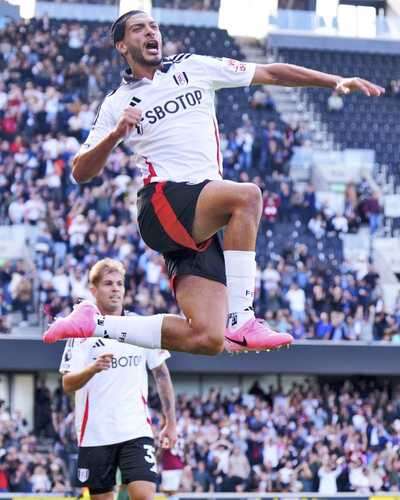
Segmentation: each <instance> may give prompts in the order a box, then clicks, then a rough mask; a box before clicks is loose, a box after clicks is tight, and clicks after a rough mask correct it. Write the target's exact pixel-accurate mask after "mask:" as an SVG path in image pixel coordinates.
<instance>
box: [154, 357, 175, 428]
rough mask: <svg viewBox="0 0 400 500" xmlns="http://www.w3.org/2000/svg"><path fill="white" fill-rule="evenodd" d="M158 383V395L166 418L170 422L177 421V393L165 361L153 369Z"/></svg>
mask: <svg viewBox="0 0 400 500" xmlns="http://www.w3.org/2000/svg"><path fill="white" fill-rule="evenodd" d="M152 373H153V376H154V379H155V381H156V385H157V391H158V395H159V397H160V400H161V406H162V410H163V413H164V416H165V418H166V419H167V420H168V421H169V422H174V421H175V394H174V388H173V386H172V381H171V376H170V374H169V370H168V367H167V365H166V364H165V363H163V364H162V365H160V366H157V368H154V370H152Z"/></svg>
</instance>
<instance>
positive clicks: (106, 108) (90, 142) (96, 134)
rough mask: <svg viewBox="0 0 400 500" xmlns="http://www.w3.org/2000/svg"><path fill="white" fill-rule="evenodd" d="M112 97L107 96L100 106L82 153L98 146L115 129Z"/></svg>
mask: <svg viewBox="0 0 400 500" xmlns="http://www.w3.org/2000/svg"><path fill="white" fill-rule="evenodd" d="M110 97H111V95H108V96H106V98H105V99H104V100H103V102H102V103H101V104H100V107H99V110H98V112H97V115H96V118H95V119H94V122H93V125H92V128H91V130H90V132H89V135H88V136H87V139H86V141H85V142H84V143H83V144H82V146H81V149H80V153H84V152H85V151H86V150H88V149H90V148H93V147H94V146H96V145H97V144H98V143H99V142H100V141H101V140H103V139H104V138H105V137H106V136H107V135H108V134H109V133H110V132H111V131H112V130H113V129H114V127H115V125H116V124H117V123H116V121H115V119H114V116H113V113H112V110H111V102H112V101H111V99H110Z"/></svg>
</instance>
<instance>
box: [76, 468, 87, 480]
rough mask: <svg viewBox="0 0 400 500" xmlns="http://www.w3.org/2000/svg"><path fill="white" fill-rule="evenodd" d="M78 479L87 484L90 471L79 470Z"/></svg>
mask: <svg viewBox="0 0 400 500" xmlns="http://www.w3.org/2000/svg"><path fill="white" fill-rule="evenodd" d="M78 479H79V481H80V482H81V483H86V481H87V480H88V479H89V469H78Z"/></svg>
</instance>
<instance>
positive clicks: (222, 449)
mask: <svg viewBox="0 0 400 500" xmlns="http://www.w3.org/2000/svg"><path fill="white" fill-rule="evenodd" d="M178 407H179V412H178V427H179V435H180V437H181V439H182V452H181V457H182V462H183V472H182V479H181V486H180V489H181V491H182V490H183V491H197V492H201V491H221V492H227V491H236V492H241V491H258V492H274V491H279V492H320V493H323V494H326V495H332V494H335V493H336V492H338V491H354V492H357V493H362V494H365V495H368V494H369V493H371V492H375V491H382V490H383V491H397V490H398V488H399V480H400V449H399V444H400V442H399V432H400V418H399V417H400V400H399V396H398V394H391V391H390V389H389V387H388V386H385V385H380V384H379V383H378V382H376V381H375V382H374V381H362V382H358V383H353V382H350V381H346V382H344V381H340V382H338V383H337V384H336V385H335V384H331V385H329V384H320V385H317V384H313V383H310V382H305V383H303V384H299V383H294V384H293V386H292V388H291V389H290V390H289V391H287V392H285V391H282V390H281V389H279V388H278V389H273V388H272V387H270V388H269V390H265V389H263V388H262V387H261V386H260V385H259V384H258V383H255V384H254V385H253V387H252V388H251V389H250V391H249V394H242V393H241V392H240V391H239V389H234V390H232V392H231V394H230V395H228V396H225V397H223V396H222V395H221V393H220V392H219V391H218V390H216V389H213V390H210V392H209V394H207V395H206V396H205V397H203V398H201V397H191V398H189V397H185V396H181V397H179V398H178Z"/></svg>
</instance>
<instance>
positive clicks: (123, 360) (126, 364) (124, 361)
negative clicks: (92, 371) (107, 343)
mask: <svg viewBox="0 0 400 500" xmlns="http://www.w3.org/2000/svg"><path fill="white" fill-rule="evenodd" d="M142 359H143V357H142V356H120V357H119V358H115V357H113V358H112V360H111V368H131V367H132V366H139V365H140V363H141V362H142Z"/></svg>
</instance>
